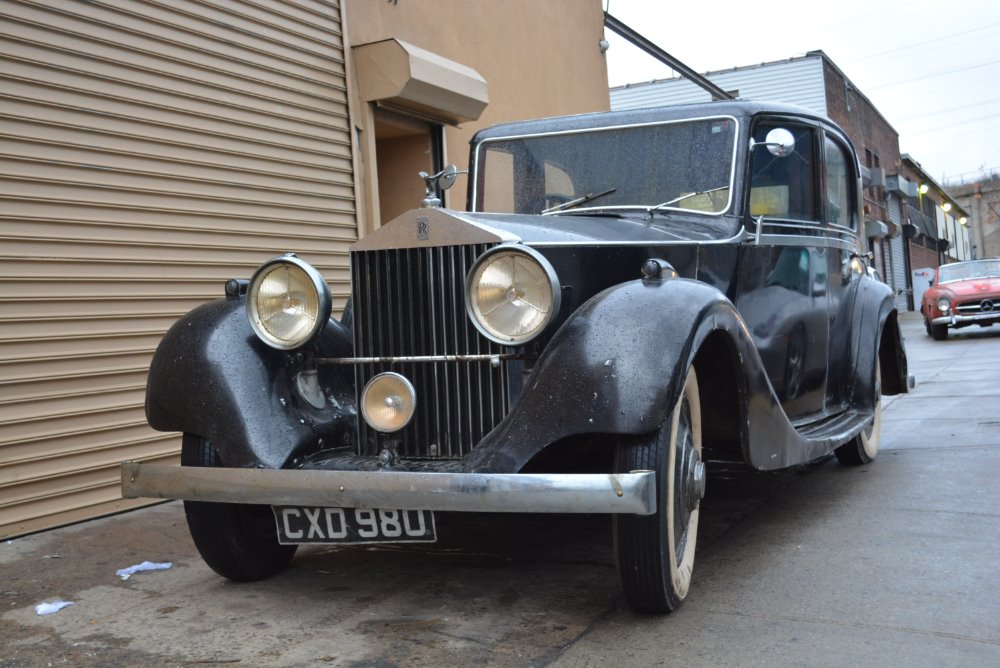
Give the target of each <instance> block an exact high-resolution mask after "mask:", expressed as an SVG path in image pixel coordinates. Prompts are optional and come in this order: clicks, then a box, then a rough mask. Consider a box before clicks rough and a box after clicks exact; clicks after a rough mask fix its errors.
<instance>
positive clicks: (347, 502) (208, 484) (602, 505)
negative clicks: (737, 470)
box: [121, 461, 656, 515]
mask: <svg viewBox="0 0 1000 668" xmlns="http://www.w3.org/2000/svg"><path fill="white" fill-rule="evenodd" d="M121 474H122V496H123V497H125V498H126V499H136V498H158V499H185V500H188V501H215V502H222V503H250V504H260V505H272V506H325V507H331V508H392V509H405V510H441V511H458V512H480V513H619V514H626V515H652V514H653V513H654V512H656V474H655V473H653V472H652V471H636V472H633V473H615V474H608V473H596V474H591V473H588V474H548V473H546V474H526V473H411V472H397V471H376V472H369V471H312V470H310V471H297V470H287V469H226V468H202V467H191V466H164V465H161V464H143V463H142V462H135V461H128V462H122V465H121Z"/></svg>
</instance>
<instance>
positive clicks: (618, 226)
mask: <svg viewBox="0 0 1000 668" xmlns="http://www.w3.org/2000/svg"><path fill="white" fill-rule="evenodd" d="M738 229H739V228H738V224H737V221H736V220H735V219H734V218H732V217H728V216H726V217H707V216H699V215H685V214H678V213H675V212H669V213H665V212H663V211H658V212H655V213H653V214H652V216H650V215H649V214H647V213H645V212H644V211H642V210H638V211H623V212H618V211H615V212H607V213H601V214H596V213H589V214H577V215H569V214H560V215H549V216H542V215H521V214H504V213H477V212H467V211H453V210H450V209H413V210H411V211H407V212H406V213H404V214H402V215H400V216H399V217H398V218H396V219H395V220H393V221H391V222H389V223H387V224H386V225H384V226H382V227H380V228H379V229H377V230H375V231H374V232H372V233H371V234H369V235H368V236H366V237H365V238H364V239H362V240H361V241H359V242H358V243H356V244H355V245H354V246H353V247H352V250H355V251H363V250H375V249H390V248H413V247H422V246H450V245H462V244H469V243H502V242H509V243H524V244H527V245H529V246H530V245H542V244H544V245H561V244H567V245H578V244H583V245H587V244H593V245H603V244H614V243H649V244H661V243H677V242H682V243H683V242H693V243H699V242H706V241H717V240H722V239H729V238H731V237H733V236H734V235H735V234H736V233H737V231H738Z"/></svg>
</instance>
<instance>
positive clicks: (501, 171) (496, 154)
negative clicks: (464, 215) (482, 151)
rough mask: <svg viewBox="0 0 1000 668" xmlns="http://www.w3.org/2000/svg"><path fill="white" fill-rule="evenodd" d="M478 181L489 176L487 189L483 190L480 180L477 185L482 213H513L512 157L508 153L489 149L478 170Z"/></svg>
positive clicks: (482, 183)
mask: <svg viewBox="0 0 1000 668" xmlns="http://www.w3.org/2000/svg"><path fill="white" fill-rule="evenodd" d="M479 172H480V179H482V178H483V176H484V175H487V174H488V175H489V180H490V181H489V186H490V187H489V188H484V187H483V186H484V185H485V183H484V182H483V181H482V180H481V181H480V184H479V192H480V197H482V199H483V201H482V205H481V206H480V210H482V211H496V212H498V213H511V212H513V211H514V173H515V172H514V155H513V154H512V153H509V152H508V151H499V150H495V149H489V150H487V151H486V156H485V159H484V161H483V165H482V167H481V168H480V170H479Z"/></svg>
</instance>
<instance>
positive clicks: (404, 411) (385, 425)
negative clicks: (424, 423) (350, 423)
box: [361, 372, 417, 433]
mask: <svg viewBox="0 0 1000 668" xmlns="http://www.w3.org/2000/svg"><path fill="white" fill-rule="evenodd" d="M416 406H417V393H416V391H415V390H414V389H413V384H412V383H410V381H409V380H407V379H406V377H405V376H401V375H400V374H398V373H392V372H386V373H380V374H379V375H377V376H375V377H374V378H372V379H371V380H370V381H368V384H367V385H365V390H364V392H362V393H361V415H362V416H363V417H364V418H365V422H367V423H368V424H369V425H371V427H372V428H373V429H375V430H376V431H381V432H383V433H391V432H394V431H399V430H400V429H402V428H403V427H405V426H406V425H408V424H409V423H410V420H412V419H413V411H414V409H415V408H416Z"/></svg>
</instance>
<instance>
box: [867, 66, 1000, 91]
mask: <svg viewBox="0 0 1000 668" xmlns="http://www.w3.org/2000/svg"><path fill="white" fill-rule="evenodd" d="M997 63H1000V60H991V61H988V62H985V63H977V64H976V65H969V66H967V67H956V68H954V69H950V70H945V71H943V72H936V73H934V74H928V75H927V76H923V77H917V78H916V79H907V80H906V81H895V82H893V83H888V84H882V85H881V86H869V87H868V88H867V90H879V89H881V88H891V87H893V86H902V85H903V84H908V83H915V82H917V81H926V80H927V79H934V78H936V77H943V76H944V75H946V74H954V73H955V72H965V71H967V70H974V69H978V68H980V67H986V66H987V65H996V64H997Z"/></svg>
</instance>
